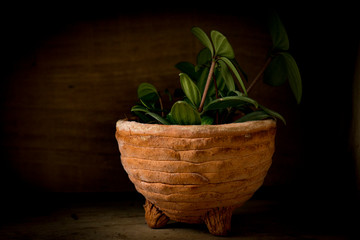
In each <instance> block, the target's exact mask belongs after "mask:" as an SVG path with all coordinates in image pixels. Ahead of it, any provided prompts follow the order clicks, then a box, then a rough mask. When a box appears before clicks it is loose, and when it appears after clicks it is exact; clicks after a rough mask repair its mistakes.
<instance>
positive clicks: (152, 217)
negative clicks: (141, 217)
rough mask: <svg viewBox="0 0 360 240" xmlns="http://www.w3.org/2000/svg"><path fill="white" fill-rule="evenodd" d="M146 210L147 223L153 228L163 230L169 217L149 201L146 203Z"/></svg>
mask: <svg viewBox="0 0 360 240" xmlns="http://www.w3.org/2000/svg"><path fill="white" fill-rule="evenodd" d="M144 209H145V220H146V223H147V225H148V226H149V227H151V228H162V227H164V226H165V225H166V224H167V222H168V221H169V218H168V216H166V215H165V214H164V213H163V212H162V211H161V210H159V209H158V208H157V207H156V206H155V205H154V204H152V203H151V202H149V201H148V200H146V201H145V205H144Z"/></svg>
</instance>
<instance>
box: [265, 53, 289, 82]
mask: <svg viewBox="0 0 360 240" xmlns="http://www.w3.org/2000/svg"><path fill="white" fill-rule="evenodd" d="M287 76H288V74H287V66H286V62H285V58H284V56H283V55H282V54H279V55H276V56H275V57H274V58H273V59H272V60H271V62H270V64H269V66H268V67H267V68H266V70H265V72H264V78H263V80H264V83H266V84H269V85H270V86H280V85H282V84H284V83H285V82H286V79H287Z"/></svg>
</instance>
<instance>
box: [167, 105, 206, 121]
mask: <svg viewBox="0 0 360 240" xmlns="http://www.w3.org/2000/svg"><path fill="white" fill-rule="evenodd" d="M170 114H171V118H172V119H173V121H174V122H175V123H177V124H179V125H200V124H201V118H200V114H199V112H198V111H197V110H196V109H194V108H193V107H192V106H190V105H189V104H188V103H187V102H185V101H177V102H176V103H174V105H173V106H172V108H171V111H170Z"/></svg>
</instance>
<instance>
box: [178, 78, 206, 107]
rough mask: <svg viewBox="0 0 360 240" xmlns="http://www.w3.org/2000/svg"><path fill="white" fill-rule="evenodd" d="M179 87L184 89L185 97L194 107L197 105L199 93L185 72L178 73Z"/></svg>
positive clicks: (199, 98)
mask: <svg viewBox="0 0 360 240" xmlns="http://www.w3.org/2000/svg"><path fill="white" fill-rule="evenodd" d="M179 75H180V83H181V88H182V90H183V91H184V93H185V95H186V97H188V99H189V100H190V101H191V102H192V104H193V105H194V106H196V107H199V105H200V102H201V93H200V91H199V89H198V87H197V86H196V84H195V83H194V82H193V81H192V80H191V79H190V78H189V76H188V75H187V74H185V73H180V74H179Z"/></svg>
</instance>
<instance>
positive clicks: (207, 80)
mask: <svg viewBox="0 0 360 240" xmlns="http://www.w3.org/2000/svg"><path fill="white" fill-rule="evenodd" d="M215 63H216V61H215V59H213V60H212V62H211V66H210V70H209V75H208V77H207V79H206V84H205V88H204V92H203V95H202V98H201V102H200V106H199V109H198V111H199V112H202V110H203V107H204V103H205V98H206V95H207V93H208V91H209V86H210V83H211V77H212V75H213V73H214V69H215Z"/></svg>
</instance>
